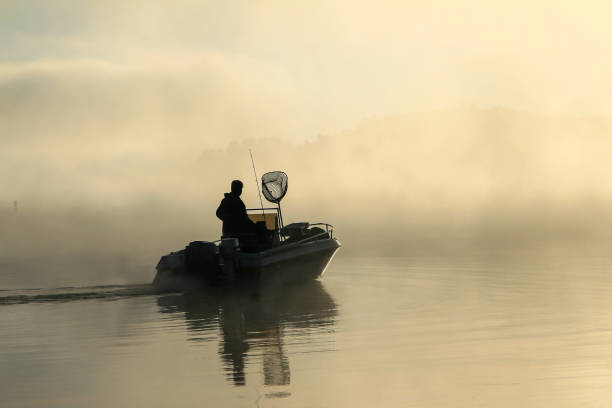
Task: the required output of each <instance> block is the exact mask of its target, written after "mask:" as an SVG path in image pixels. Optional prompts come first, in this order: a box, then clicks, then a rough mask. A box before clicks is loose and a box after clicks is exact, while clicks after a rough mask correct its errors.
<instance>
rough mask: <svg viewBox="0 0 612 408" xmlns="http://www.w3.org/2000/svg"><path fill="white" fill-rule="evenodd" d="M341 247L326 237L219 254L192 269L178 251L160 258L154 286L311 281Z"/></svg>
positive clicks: (335, 241)
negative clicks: (212, 260) (206, 263)
mask: <svg viewBox="0 0 612 408" xmlns="http://www.w3.org/2000/svg"><path fill="white" fill-rule="evenodd" d="M340 246H341V244H340V242H339V241H338V240H337V239H335V238H328V239H321V240H315V241H310V242H304V243H292V244H287V245H282V246H279V247H276V248H272V249H269V250H267V251H262V252H257V253H243V252H240V251H235V252H232V253H220V254H217V256H216V259H215V263H214V264H211V265H207V266H205V267H200V268H197V269H195V270H194V269H190V268H187V267H186V259H185V258H186V257H185V253H184V252H183V253H181V251H179V252H177V253H171V254H168V255H166V256H164V257H162V259H161V260H160V262H159V264H158V265H157V274H156V276H155V279H154V280H153V284H154V285H155V286H156V287H157V288H159V289H162V290H179V291H184V290H188V289H192V288H201V287H206V286H226V285H231V286H241V285H253V284H258V283H269V282H271V281H274V282H279V283H290V282H299V281H307V280H314V279H317V278H319V277H320V276H322V275H323V274H324V273H325V270H326V268H327V266H328V265H329V263H330V262H331V260H332V258H333V256H334V255H335V254H336V252H337V251H338V249H339V248H340Z"/></svg>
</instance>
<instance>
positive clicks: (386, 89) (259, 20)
mask: <svg viewBox="0 0 612 408" xmlns="http://www.w3.org/2000/svg"><path fill="white" fill-rule="evenodd" d="M610 8H612V6H610V5H609V3H606V2H588V1H587V2H579V3H578V2H566V1H565V2H564V1H557V2H552V1H551V2H548V1H537V2H532V1H511V2H510V1H500V2H489V1H468V2H449V1H430V2H406V1H402V2H394V1H386V0H383V1H377V2H367V1H344V0H336V1H308V2H299V3H296V2H283V1H256V2H252V1H251V2H247V1H244V2H241V1H224V2H221V3H220V2H213V1H190V0H179V1H95V0H94V1H87V2H82V1H76V0H57V1H54V2H43V1H28V0H25V1H6V0H3V1H2V2H1V3H0V49H2V52H1V53H0V86H1V87H2V88H1V89H3V92H2V95H4V97H2V96H0V98H2V99H3V100H2V101H0V104H1V105H0V106H4V107H5V109H6V105H9V107H12V108H16V107H22V108H23V109H26V110H27V109H28V108H29V107H30V105H29V104H31V103H32V101H30V100H28V99H27V96H26V95H28V94H31V95H32V98H34V99H38V98H39V97H40V95H39V94H38V93H37V92H41V91H40V90H41V89H50V88H51V89H53V90H54V91H56V92H57V91H58V88H59V89H61V90H62V91H63V92H61V93H60V97H61V98H62V99H61V100H59V101H57V103H59V104H62V105H63V106H65V107H66V109H70V108H72V106H71V105H76V106H79V104H81V103H82V100H80V99H79V98H78V96H77V95H78V94H79V93H81V92H85V93H87V92H92V93H94V94H95V95H97V96H98V98H96V99H102V100H101V101H99V105H97V106H95V109H96V110H97V111H98V112H101V113H103V112H106V111H109V110H110V111H113V108H115V109H116V105H117V103H121V101H122V100H125V99H128V102H124V103H126V104H128V105H129V101H132V99H134V98H140V100H139V101H132V102H133V103H136V104H138V103H139V102H143V101H147V102H148V103H149V105H150V109H151V110H153V111H154V114H156V115H161V116H162V117H164V118H165V119H166V120H167V121H169V122H170V123H171V124H172V123H173V122H176V121H180V122H185V121H187V122H189V123H190V125H189V126H188V127H187V128H188V129H189V130H192V131H196V132H197V131H200V132H209V133H214V134H216V136H217V137H218V138H222V139H228V138H229V139H236V138H240V137H243V135H245V134H247V135H250V134H258V135H259V133H266V134H267V135H271V136H274V137H276V136H282V137H286V138H297V139H298V140H303V139H308V138H312V137H314V136H316V135H317V134H318V133H321V132H327V131H333V130H337V129H342V128H345V127H347V126H351V125H353V124H354V123H356V122H358V121H359V120H361V119H363V118H364V117H370V116H379V115H389V114H397V113H405V112H408V111H415V110H427V109H432V108H440V107H454V106H477V107H498V106H502V107H511V108H515V109H521V110H528V111H535V112H544V113H563V114H574V115H610V114H612V92H611V91H612V79H610V76H609V75H608V73H609V72H611V70H612V54H611V53H612V51H611V50H610V47H609V44H610V43H611V41H612V28H611V27H610V25H609V24H608V21H607V16H609V15H610V11H611V10H610ZM66 82H69V84H67V83H66ZM126 84H127V87H126ZM45 87H47V88H45ZM49 87H50V88H49ZM96 87H103V88H104V91H103V92H102V91H100V90H98V89H96ZM92 88H93V89H92ZM7 90H8V91H7ZM100 92H102V93H103V97H100V96H99V93H100ZM15 93H18V94H19V95H21V97H20V98H16V97H15V96H14V95H15ZM126 94H129V95H126ZM136 94H137V95H138V97H137V96H136ZM180 107H186V108H188V109H187V110H189V112H187V113H186V112H185V109H179V108H180ZM177 111H181V115H182V116H181V115H179V116H180V117H179V119H177V118H176V115H177ZM204 121H207V122H208V124H207V125H203V124H202V122H204ZM211 122H215V123H214V124H211ZM227 122H233V126H230V124H228V123H227ZM237 122H238V124H237ZM272 123H274V125H271V124H272ZM255 129H259V130H260V131H261V132H256V130H255ZM184 133H187V132H184Z"/></svg>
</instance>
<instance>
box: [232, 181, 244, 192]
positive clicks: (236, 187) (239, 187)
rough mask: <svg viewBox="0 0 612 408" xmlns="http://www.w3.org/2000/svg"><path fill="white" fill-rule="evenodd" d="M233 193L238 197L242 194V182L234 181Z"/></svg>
mask: <svg viewBox="0 0 612 408" xmlns="http://www.w3.org/2000/svg"><path fill="white" fill-rule="evenodd" d="M232 193H234V194H236V195H237V196H240V194H242V181H240V180H234V181H232Z"/></svg>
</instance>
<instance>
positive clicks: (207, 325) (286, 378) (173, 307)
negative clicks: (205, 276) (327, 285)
mask: <svg viewBox="0 0 612 408" xmlns="http://www.w3.org/2000/svg"><path fill="white" fill-rule="evenodd" d="M157 302H158V306H159V309H160V312H162V313H184V316H185V319H186V323H187V328H188V330H189V332H190V334H191V335H192V337H191V338H190V340H193V341H207V340H210V339H211V336H212V335H214V332H215V331H216V330H218V331H219V332H220V335H221V336H220V337H221V339H220V347H219V354H220V356H221V359H222V361H223V363H224V364H223V365H224V369H225V371H226V375H227V376H228V378H229V379H230V380H231V381H233V383H234V385H245V384H246V378H245V366H246V364H247V358H248V357H249V356H250V357H254V356H258V357H261V361H262V363H263V375H264V384H265V385H287V384H289V383H290V380H291V374H290V369H289V359H288V358H287V356H286V354H285V351H284V347H283V343H284V333H285V331H286V330H291V337H292V338H294V337H298V338H301V339H304V338H307V337H308V336H310V335H311V334H312V333H314V332H316V330H319V329H324V330H328V329H329V327H331V326H333V325H334V323H335V318H336V316H337V305H336V303H335V302H334V300H333V299H332V298H331V296H330V295H329V294H328V293H327V292H326V291H325V289H324V288H323V286H322V284H321V282H319V281H311V282H306V283H302V284H299V285H291V286H287V285H284V286H278V285H267V286H263V287H261V286H260V287H257V288H248V289H243V290H240V291H223V290H206V291H197V292H189V293H183V294H172V295H166V296H160V297H159V298H158V301H157ZM301 339H300V340H301Z"/></svg>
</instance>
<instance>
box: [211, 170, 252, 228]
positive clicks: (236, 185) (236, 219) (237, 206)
mask: <svg viewBox="0 0 612 408" xmlns="http://www.w3.org/2000/svg"><path fill="white" fill-rule="evenodd" d="M241 194H242V181H240V180H234V181H232V191H231V192H229V193H225V198H224V199H223V200H221V204H219V208H217V218H219V219H220V220H221V221H223V235H227V234H233V233H240V232H255V224H254V223H253V221H251V220H250V219H249V217H248V216H247V212H246V207H245V206H244V203H243V202H242V200H241V199H240V195H241Z"/></svg>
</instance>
